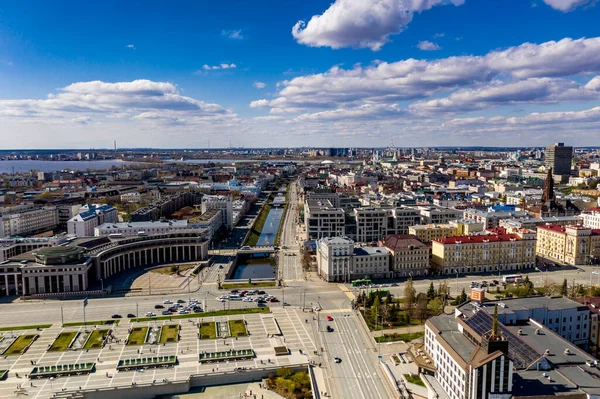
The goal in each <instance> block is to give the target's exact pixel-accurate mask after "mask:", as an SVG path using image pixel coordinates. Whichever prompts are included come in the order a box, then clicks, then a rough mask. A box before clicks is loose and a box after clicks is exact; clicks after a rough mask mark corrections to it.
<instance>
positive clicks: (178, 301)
mask: <svg viewBox="0 0 600 399" xmlns="http://www.w3.org/2000/svg"><path fill="white" fill-rule="evenodd" d="M177 303H185V301H184V300H183V299H178V300H177Z"/></svg>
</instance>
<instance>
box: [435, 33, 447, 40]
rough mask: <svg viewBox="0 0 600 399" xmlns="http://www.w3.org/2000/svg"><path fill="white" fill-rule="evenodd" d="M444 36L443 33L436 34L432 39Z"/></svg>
mask: <svg viewBox="0 0 600 399" xmlns="http://www.w3.org/2000/svg"><path fill="white" fill-rule="evenodd" d="M445 35H446V34H445V33H444V32H442V33H436V34H435V35H433V38H434V39H439V38H440V37H444V36H445Z"/></svg>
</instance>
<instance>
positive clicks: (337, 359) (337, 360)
mask: <svg viewBox="0 0 600 399" xmlns="http://www.w3.org/2000/svg"><path fill="white" fill-rule="evenodd" d="M333 361H334V362H336V363H341V362H342V359H340V358H339V357H334V358H333Z"/></svg>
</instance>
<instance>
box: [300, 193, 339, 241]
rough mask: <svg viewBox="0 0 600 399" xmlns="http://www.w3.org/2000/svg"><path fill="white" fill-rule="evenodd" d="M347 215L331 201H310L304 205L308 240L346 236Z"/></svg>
mask: <svg viewBox="0 0 600 399" xmlns="http://www.w3.org/2000/svg"><path fill="white" fill-rule="evenodd" d="M344 223H345V213H344V211H343V210H342V209H340V208H335V207H334V206H333V204H332V203H331V202H330V201H329V200H322V201H321V200H313V199H309V200H307V201H306V202H305V203H304V225H305V226H306V239H307V240H318V239H321V238H325V237H342V236H344Z"/></svg>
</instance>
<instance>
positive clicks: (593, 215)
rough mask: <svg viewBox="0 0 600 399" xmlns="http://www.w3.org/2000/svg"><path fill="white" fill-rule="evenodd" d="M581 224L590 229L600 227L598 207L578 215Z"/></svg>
mask: <svg viewBox="0 0 600 399" xmlns="http://www.w3.org/2000/svg"><path fill="white" fill-rule="evenodd" d="M579 220H581V224H583V225H584V226H585V227H589V228H591V229H600V208H594V209H590V210H589V211H587V212H583V213H582V214H581V215H579Z"/></svg>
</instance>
